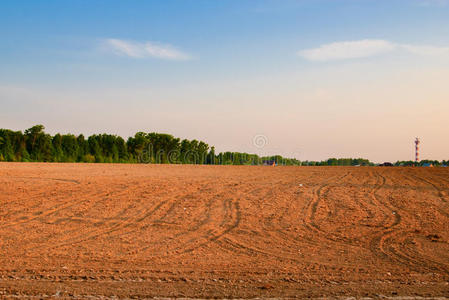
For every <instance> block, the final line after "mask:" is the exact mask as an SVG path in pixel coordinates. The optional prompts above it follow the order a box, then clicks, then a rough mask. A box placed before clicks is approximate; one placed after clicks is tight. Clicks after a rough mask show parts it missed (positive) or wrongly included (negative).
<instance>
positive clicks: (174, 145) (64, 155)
mask: <svg viewBox="0 0 449 300" xmlns="http://www.w3.org/2000/svg"><path fill="white" fill-rule="evenodd" d="M44 129H45V127H44V126H43V125H36V126H33V127H31V128H29V129H27V130H25V132H23V133H22V132H21V131H12V130H9V129H0V161H16V162H90V163H94V162H96V163H161V164H166V163H173V164H210V165H261V164H267V163H270V164H272V163H273V162H275V163H276V164H277V165H310V166H356V165H361V166H367V165H374V164H373V163H371V162H370V161H369V160H367V159H362V158H358V159H352V158H339V159H336V158H330V159H328V160H325V161H320V162H317V161H304V162H301V161H299V160H297V159H295V158H284V157H282V156H280V155H275V156H266V157H259V156H258V155H256V154H248V153H241V152H220V153H216V152H215V148H214V147H210V146H209V145H208V144H206V143H205V142H202V141H197V140H187V139H183V140H181V139H179V138H175V137H174V136H172V135H170V134H161V133H154V132H152V133H144V132H138V133H136V134H135V135H134V136H133V137H130V138H128V140H126V141H125V140H124V139H123V138H122V137H120V136H117V135H111V134H95V135H91V136H89V137H88V138H86V137H84V135H82V134H80V135H78V136H75V135H73V134H59V133H58V134H56V135H54V136H52V135H50V134H48V133H45V131H44ZM425 162H427V161H422V162H421V163H425ZM429 162H431V163H432V164H433V165H436V166H438V165H443V164H446V165H447V164H448V162H446V161H443V162H438V161H429ZM412 164H413V162H397V163H396V165H412Z"/></svg>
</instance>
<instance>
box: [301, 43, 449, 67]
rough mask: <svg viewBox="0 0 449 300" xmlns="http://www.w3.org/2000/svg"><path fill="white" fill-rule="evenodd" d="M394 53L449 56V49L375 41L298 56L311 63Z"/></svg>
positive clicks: (328, 47)
mask: <svg viewBox="0 0 449 300" xmlns="http://www.w3.org/2000/svg"><path fill="white" fill-rule="evenodd" d="M393 51H404V52H407V53H411V54H415V55H426V56H438V55H449V47H438V46H429V45H408V44H398V43H394V42H390V41H387V40H375V39H364V40H358V41H343V42H334V43H330V44H325V45H321V46H320V47H318V48H312V49H305V50H301V51H299V52H298V55H299V56H301V57H303V58H305V59H307V60H310V61H318V62H320V61H321V62H325V61H334V60H348V59H356V58H364V57H372V56H378V55H382V54H386V53H390V52H393Z"/></svg>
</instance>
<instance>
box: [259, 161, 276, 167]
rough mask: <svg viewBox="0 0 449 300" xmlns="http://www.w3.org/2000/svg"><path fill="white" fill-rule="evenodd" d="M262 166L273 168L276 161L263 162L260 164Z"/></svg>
mask: <svg viewBox="0 0 449 300" xmlns="http://www.w3.org/2000/svg"><path fill="white" fill-rule="evenodd" d="M262 164H263V165H264V166H275V165H276V161H275V160H264V161H263V162H262Z"/></svg>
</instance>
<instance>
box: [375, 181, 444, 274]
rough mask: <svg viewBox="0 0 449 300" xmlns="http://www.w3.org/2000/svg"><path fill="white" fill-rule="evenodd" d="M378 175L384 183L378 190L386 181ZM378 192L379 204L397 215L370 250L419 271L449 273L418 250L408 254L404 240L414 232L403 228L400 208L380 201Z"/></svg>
mask: <svg viewBox="0 0 449 300" xmlns="http://www.w3.org/2000/svg"><path fill="white" fill-rule="evenodd" d="M378 175H379V176H380V177H381V178H382V184H381V185H380V186H379V187H378V188H377V189H376V192H377V191H378V190H380V189H382V186H384V185H385V182H386V178H385V177H384V176H383V175H382V174H380V173H378ZM376 192H375V193H374V195H375V196H376V200H377V202H378V203H379V205H384V206H385V207H387V208H388V209H389V210H390V211H391V212H392V213H394V216H395V217H394V220H393V222H392V223H391V224H389V225H387V226H385V228H386V230H384V231H382V232H381V233H380V234H377V235H376V236H375V237H374V238H372V240H371V241H370V244H369V247H370V250H371V251H372V252H373V253H374V254H375V255H377V256H378V257H379V258H382V259H386V260H389V261H391V262H395V263H399V264H400V265H403V266H405V267H408V268H410V269H412V270H415V271H418V272H421V271H426V272H428V271H431V272H433V271H435V270H436V269H437V270H439V271H443V272H445V273H447V272H448V271H447V269H445V268H443V267H440V266H437V265H435V262H433V261H431V260H427V259H423V258H422V257H421V255H420V253H419V252H418V251H415V252H414V253H413V254H414V255H413V256H410V255H408V254H407V252H406V251H404V249H403V248H404V242H405V241H407V240H409V238H410V236H411V235H412V232H411V231H406V230H403V229H401V226H400V225H401V224H402V223H401V222H402V216H401V214H400V213H399V210H400V208H398V207H394V206H393V205H392V204H391V203H389V204H387V205H386V204H385V203H383V202H382V201H380V198H379V196H377V194H376ZM407 244H409V243H407ZM410 249H411V247H410V246H409V247H408V248H407V250H410Z"/></svg>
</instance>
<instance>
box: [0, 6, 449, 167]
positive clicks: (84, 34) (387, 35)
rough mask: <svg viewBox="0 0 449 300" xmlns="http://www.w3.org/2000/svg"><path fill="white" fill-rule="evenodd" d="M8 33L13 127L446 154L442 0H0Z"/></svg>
mask: <svg viewBox="0 0 449 300" xmlns="http://www.w3.org/2000/svg"><path fill="white" fill-rule="evenodd" d="M0 36H1V40H0V104H1V105H2V110H1V111H0V118H1V124H0V127H3V128H12V129H17V130H18V129H20V130H23V129H26V128H27V127H29V126H31V125H33V124H36V123H40V124H44V125H45V126H46V127H47V130H48V131H49V132H51V133H55V132H72V133H75V134H77V133H81V132H83V133H85V134H91V133H97V132H110V133H116V134H120V135H122V136H124V137H127V136H129V135H131V134H133V133H134V132H137V131H159V132H167V133H172V134H174V135H176V136H180V137H186V138H198V139H203V140H205V141H208V142H209V143H210V144H213V145H216V146H217V148H218V150H233V151H248V152H256V153H259V154H270V153H280V154H284V155H287V156H295V157H297V158H299V159H303V160H305V159H325V158H327V157H330V156H337V157H343V156H352V157H353V156H363V157H367V158H370V159H372V160H376V161H383V160H396V159H411V158H412V156H413V155H412V142H413V138H414V137H415V136H416V135H419V136H420V137H421V138H422V140H423V150H422V154H423V155H422V156H423V158H425V157H428V158H436V159H443V158H444V159H448V157H447V153H449V143H448V142H446V141H442V136H447V134H448V129H447V128H448V127H449V126H447V125H448V124H447V120H446V115H447V114H444V113H443V111H448V108H449V105H448V101H447V99H448V98H449V90H448V88H447V87H446V86H447V85H448V84H447V83H448V81H447V79H446V78H449V72H448V71H447V70H448V67H449V1H446V0H408V1H405V0H404V1H400V0H389V1H386V0H385V1H381V0H376V1H370V0H352V1H349V0H333V1H332V0H328V1H325V0H313V1H312V0H309V1H307V0H297V1H287V0H285V1H2V2H1V3H0ZM446 76H448V77H446ZM256 135H264V136H266V138H267V141H268V143H267V145H266V146H265V147H263V148H257V147H255V146H254V144H253V137H254V136H256ZM379 144H380V145H381V146H379ZM382 145H385V146H382ZM387 145H388V146H387Z"/></svg>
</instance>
